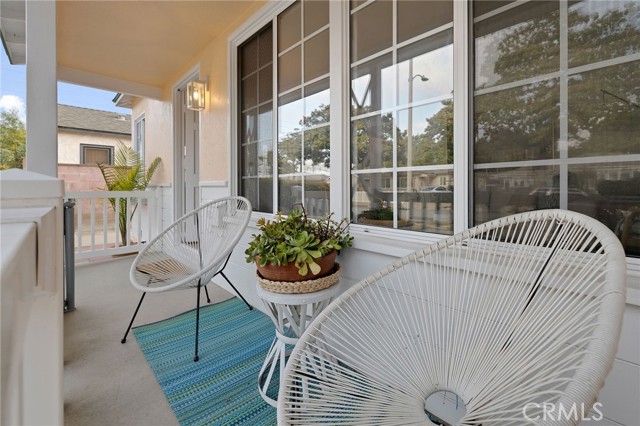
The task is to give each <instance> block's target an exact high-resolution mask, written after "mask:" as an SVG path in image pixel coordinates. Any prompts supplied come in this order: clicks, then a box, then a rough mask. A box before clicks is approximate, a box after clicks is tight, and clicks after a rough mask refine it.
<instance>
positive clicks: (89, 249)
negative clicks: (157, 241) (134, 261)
mask: <svg viewBox="0 0 640 426" xmlns="http://www.w3.org/2000/svg"><path fill="white" fill-rule="evenodd" d="M67 200H69V201H73V202H75V218H74V226H75V239H74V240H75V258H76V261H77V260H82V259H89V258H96V257H103V256H112V255H118V254H128V253H136V252H138V251H139V250H140V249H141V248H142V247H144V244H146V243H147V242H149V241H151V239H152V238H153V237H155V236H156V235H158V232H159V231H160V228H161V226H162V204H161V202H162V196H161V192H160V189H159V188H158V189H155V190H149V191H96V192H67V193H66V194H65V201H67ZM110 200H113V201H110ZM124 200H126V203H123V202H122V201H124ZM125 205H126V209H127V212H126V215H124V214H123V220H122V222H123V223H122V226H123V228H124V238H123V236H122V232H121V229H120V225H121V224H120V216H121V214H120V213H121V211H120V210H121V208H122V207H123V206H125ZM124 218H126V219H124Z"/></svg>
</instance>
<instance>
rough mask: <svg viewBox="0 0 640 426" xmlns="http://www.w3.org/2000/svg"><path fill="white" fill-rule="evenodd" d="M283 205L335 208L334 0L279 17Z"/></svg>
mask: <svg viewBox="0 0 640 426" xmlns="http://www.w3.org/2000/svg"><path fill="white" fill-rule="evenodd" d="M277 28H278V67H277V68H278V147H277V151H278V209H279V210H281V211H285V212H286V211H289V210H291V208H292V207H293V206H294V205H296V204H300V203H303V204H304V206H305V209H306V210H307V213H308V214H310V215H312V216H318V215H324V214H326V213H328V212H329V185H330V182H329V165H330V161H329V160H330V159H329V123H330V115H329V112H330V111H329V106H330V105H329V2H328V1H317V0H310V1H304V2H296V3H294V4H293V5H292V6H290V7H289V8H288V9H287V10H285V11H284V12H283V13H281V14H280V15H279V16H278V26H277Z"/></svg>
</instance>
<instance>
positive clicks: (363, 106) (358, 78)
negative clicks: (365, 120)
mask: <svg viewBox="0 0 640 426" xmlns="http://www.w3.org/2000/svg"><path fill="white" fill-rule="evenodd" d="M351 81H352V82H353V83H352V91H351V115H352V116H354V117H355V116H358V115H362V114H366V113H369V112H374V111H380V110H385V109H389V108H392V107H393V106H394V105H395V94H394V90H395V77H394V68H393V64H392V56H391V55H383V56H381V57H378V58H376V59H373V60H371V61H369V62H365V63H363V64H360V65H358V66H355V67H353V68H352V70H351Z"/></svg>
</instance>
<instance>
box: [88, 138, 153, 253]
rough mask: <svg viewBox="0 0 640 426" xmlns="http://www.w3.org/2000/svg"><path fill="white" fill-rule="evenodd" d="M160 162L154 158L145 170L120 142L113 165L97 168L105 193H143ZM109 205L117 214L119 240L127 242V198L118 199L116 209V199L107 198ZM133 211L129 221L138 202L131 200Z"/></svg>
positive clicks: (136, 155)
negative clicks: (102, 179)
mask: <svg viewBox="0 0 640 426" xmlns="http://www.w3.org/2000/svg"><path fill="white" fill-rule="evenodd" d="M161 161H162V160H161V159H160V157H156V158H154V159H153V161H152V162H151V163H150V164H149V167H148V168H146V169H145V165H144V163H143V162H142V160H141V158H140V154H138V153H137V152H136V151H134V150H133V149H132V148H131V147H128V146H126V145H125V144H124V143H122V142H120V141H119V142H118V148H117V149H116V153H115V156H114V159H113V165H110V164H104V163H98V167H99V168H100V171H101V172H102V177H103V178H104V182H105V184H106V186H105V188H104V190H105V191H144V190H145V189H146V188H147V185H149V182H150V181H151V178H152V177H153V174H154V173H155V171H156V169H157V168H158V166H159V165H160V162H161ZM109 203H110V204H111V207H112V208H113V211H114V212H117V214H118V227H119V230H120V238H121V241H122V242H123V244H126V241H127V212H128V211H129V210H128V207H129V205H128V204H129V198H128V197H124V198H118V204H119V205H118V208H116V199H115V198H109ZM131 203H132V204H133V209H132V211H131V215H130V216H129V219H131V218H133V215H134V213H135V212H136V209H137V208H138V201H137V200H135V199H131Z"/></svg>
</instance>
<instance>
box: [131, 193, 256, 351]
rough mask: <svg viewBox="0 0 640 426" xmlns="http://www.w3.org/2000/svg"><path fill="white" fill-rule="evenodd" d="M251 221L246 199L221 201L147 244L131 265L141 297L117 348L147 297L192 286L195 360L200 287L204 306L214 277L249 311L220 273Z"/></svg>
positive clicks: (169, 228) (225, 277)
mask: <svg viewBox="0 0 640 426" xmlns="http://www.w3.org/2000/svg"><path fill="white" fill-rule="evenodd" d="M250 217H251V203H250V202H249V200H247V199H246V198H243V197H227V198H221V199H218V200H215V201H212V202H210V203H207V204H205V205H203V206H201V207H199V208H198V209H196V210H194V211H192V212H190V213H188V214H186V215H184V216H183V217H181V218H180V219H178V220H177V221H176V222H174V223H173V224H172V225H171V226H169V227H168V228H167V229H165V230H164V231H162V233H161V234H160V235H158V236H157V237H156V238H154V239H153V240H152V241H151V242H150V243H149V244H147V245H146V246H145V247H144V248H143V249H142V250H141V251H140V253H139V254H138V256H137V257H136V258H135V260H134V261H133V264H132V265H131V271H130V274H129V275H130V278H131V284H132V285H133V286H134V287H135V288H137V289H138V290H140V291H142V292H143V293H142V296H141V297H140V301H139V302H138V306H137V307H136V310H135V312H134V314H133V317H132V318H131V321H130V322H129V327H128V328H127V331H126V332H125V334H124V337H123V338H122V340H121V343H125V342H126V341H127V335H128V334H129V331H130V330H131V326H132V325H133V321H134V320H135V318H136V315H138V310H139V309H140V305H142V301H143V300H144V297H145V295H146V294H147V293H157V292H161V291H168V290H177V289H184V288H190V287H196V288H197V293H198V294H197V304H196V340H195V356H194V361H198V359H199V356H198V332H199V325H200V290H201V288H202V287H204V290H205V293H206V296H207V302H211V300H210V299H209V292H208V291H207V287H206V285H207V284H208V283H209V282H210V281H211V279H212V278H213V277H214V276H216V275H218V274H220V275H221V276H222V277H223V278H224V279H225V280H226V281H227V282H228V283H229V285H230V286H231V288H232V289H233V290H234V291H235V292H236V294H237V295H238V296H239V297H240V298H241V299H242V300H243V301H244V303H246V304H247V306H248V307H249V309H253V308H252V307H251V305H249V303H247V301H246V300H245V298H244V297H242V295H241V294H240V292H238V290H237V289H236V287H235V286H234V285H233V284H232V283H231V281H230V280H229V278H227V276H226V275H225V273H224V268H225V267H226V266H227V262H228V261H229V257H230V256H231V252H232V251H233V249H234V247H235V246H236V244H238V241H239V240H240V237H241V236H242V234H243V232H244V230H245V229H246V228H247V224H248V223H249V219H250Z"/></svg>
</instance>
